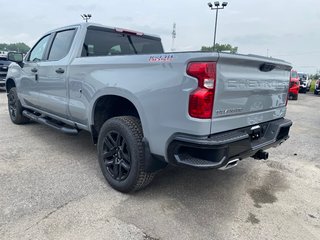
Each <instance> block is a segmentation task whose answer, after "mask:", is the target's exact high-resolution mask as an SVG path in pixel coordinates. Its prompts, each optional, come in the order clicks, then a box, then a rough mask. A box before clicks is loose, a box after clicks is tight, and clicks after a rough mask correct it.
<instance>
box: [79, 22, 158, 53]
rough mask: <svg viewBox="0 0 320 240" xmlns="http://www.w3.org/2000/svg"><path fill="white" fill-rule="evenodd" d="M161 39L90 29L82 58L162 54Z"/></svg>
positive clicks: (100, 28)
mask: <svg viewBox="0 0 320 240" xmlns="http://www.w3.org/2000/svg"><path fill="white" fill-rule="evenodd" d="M160 53H163V47H162V44H161V39H160V38H157V37H152V36H146V35H140V34H136V33H133V32H132V33H131V32H130V33H127V32H117V31H116V30H112V29H108V28H102V27H88V30H87V34H86V38H85V41H84V44H83V48H82V53H81V56H82V57H94V56H114V55H135V54H160Z"/></svg>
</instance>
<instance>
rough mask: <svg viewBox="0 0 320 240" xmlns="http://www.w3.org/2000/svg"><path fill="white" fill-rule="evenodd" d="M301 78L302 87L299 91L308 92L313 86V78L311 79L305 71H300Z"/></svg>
mask: <svg viewBox="0 0 320 240" xmlns="http://www.w3.org/2000/svg"><path fill="white" fill-rule="evenodd" d="M298 75H299V78H300V89H299V92H301V93H306V92H308V91H309V90H310V87H311V79H309V76H308V74H306V73H303V72H298Z"/></svg>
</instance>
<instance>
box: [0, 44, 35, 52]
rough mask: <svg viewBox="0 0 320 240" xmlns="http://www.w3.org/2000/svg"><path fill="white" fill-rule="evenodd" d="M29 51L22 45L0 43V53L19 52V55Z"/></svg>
mask: <svg viewBox="0 0 320 240" xmlns="http://www.w3.org/2000/svg"><path fill="white" fill-rule="evenodd" d="M29 50H30V47H29V46H28V45H27V44H25V43H23V42H19V43H10V44H7V43H0V51H8V52H10V51H16V52H21V53H27V52H28V51H29Z"/></svg>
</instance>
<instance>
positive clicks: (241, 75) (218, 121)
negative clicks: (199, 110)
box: [211, 54, 291, 133]
mask: <svg viewBox="0 0 320 240" xmlns="http://www.w3.org/2000/svg"><path fill="white" fill-rule="evenodd" d="M290 70H291V66H290V65H289V64H288V63H286V62H283V61H280V60H279V61H277V60H274V59H269V58H263V57H254V56H245V55H233V54H220V57H219V60H218V63H217V77H216V78H217V79H216V81H217V82H216V91H215V99H214V109H213V118H212V124H211V133H216V132H223V131H227V130H230V129H237V128H241V127H245V126H248V125H249V126H250V125H255V124H259V123H262V122H267V121H271V120H274V119H278V118H282V117H284V115H285V113H286V101H287V94H288V87H289V80H290Z"/></svg>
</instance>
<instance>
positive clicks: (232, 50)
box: [201, 43, 238, 53]
mask: <svg viewBox="0 0 320 240" xmlns="http://www.w3.org/2000/svg"><path fill="white" fill-rule="evenodd" d="M214 50H215V51H217V52H224V51H226V52H230V53H237V52H238V47H233V46H231V45H230V44H219V43H216V46H215V49H214ZM201 51H203V52H212V51H213V47H207V46H202V47H201Z"/></svg>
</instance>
